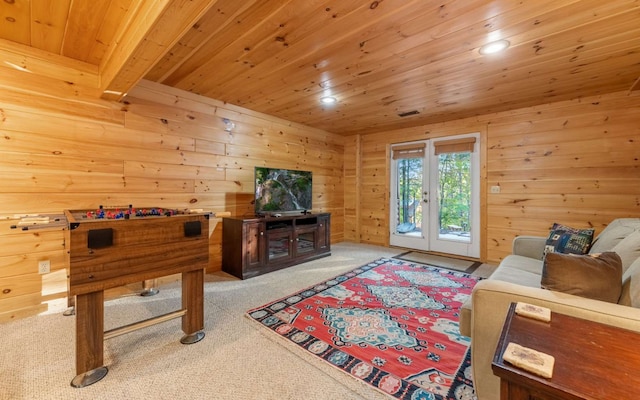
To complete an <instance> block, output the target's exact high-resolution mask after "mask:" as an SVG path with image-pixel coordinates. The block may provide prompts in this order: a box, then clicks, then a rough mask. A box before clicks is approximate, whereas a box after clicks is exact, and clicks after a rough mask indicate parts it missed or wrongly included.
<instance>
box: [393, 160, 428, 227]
mask: <svg viewBox="0 0 640 400" xmlns="http://www.w3.org/2000/svg"><path fill="white" fill-rule="evenodd" d="M422 161H423V159H422V158H406V159H402V160H398V169H397V173H398V187H397V199H396V201H397V205H396V206H397V209H398V215H397V220H396V233H398V234H401V235H408V236H420V235H421V231H422Z"/></svg>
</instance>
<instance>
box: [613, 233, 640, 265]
mask: <svg viewBox="0 0 640 400" xmlns="http://www.w3.org/2000/svg"><path fill="white" fill-rule="evenodd" d="M611 251H614V252H616V253H617V254H618V255H619V256H620V258H621V259H622V272H623V273H624V272H625V271H626V270H627V269H628V268H629V267H630V266H631V264H633V262H634V261H635V260H637V259H638V257H640V231H633V232H631V233H630V234H629V236H627V237H626V238H624V239H622V240H621V241H619V242H618V244H616V245H615V246H613V248H612V249H611Z"/></svg>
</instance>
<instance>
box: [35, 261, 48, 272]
mask: <svg viewBox="0 0 640 400" xmlns="http://www.w3.org/2000/svg"><path fill="white" fill-rule="evenodd" d="M49 272H51V261H49V260H42V261H38V273H39V274H48V273H49Z"/></svg>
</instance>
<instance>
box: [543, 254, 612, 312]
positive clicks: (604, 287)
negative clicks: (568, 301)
mask: <svg viewBox="0 0 640 400" xmlns="http://www.w3.org/2000/svg"><path fill="white" fill-rule="evenodd" d="M540 284H541V286H542V287H543V288H544V289H549V290H554V291H558V292H564V293H568V294H573V295H576V296H582V297H588V298H591V299H596V300H602V301H608V302H610V303H617V302H618V299H619V298H620V293H621V291H622V261H621V259H620V256H619V255H617V254H616V253H614V252H606V253H601V254H589V255H576V254H558V253H549V254H547V256H546V258H545V260H544V264H543V268H542V279H541V282H540Z"/></svg>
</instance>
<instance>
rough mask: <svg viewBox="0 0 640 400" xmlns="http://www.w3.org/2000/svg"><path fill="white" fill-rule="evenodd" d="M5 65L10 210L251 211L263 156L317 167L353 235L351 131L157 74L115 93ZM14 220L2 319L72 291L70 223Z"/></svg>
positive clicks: (216, 253) (1, 294)
mask: <svg viewBox="0 0 640 400" xmlns="http://www.w3.org/2000/svg"><path fill="white" fill-rule="evenodd" d="M0 69H1V71H0V72H1V75H2V77H1V78H0V134H1V136H0V174H1V176H2V183H3V184H2V185H0V216H7V215H9V216H11V215H14V214H25V213H62V210H64V209H91V208H97V207H98V206H99V205H104V206H107V207H108V206H127V205H129V204H132V205H133V206H134V207H151V206H157V207H164V208H169V207H172V208H203V209H206V210H211V211H214V212H218V211H231V212H233V213H234V214H240V215H242V214H244V213H248V212H250V211H251V210H252V209H253V208H252V207H253V206H252V204H251V200H252V199H253V195H252V193H253V168H254V166H256V165H260V166H271V167H281V168H291V169H304V170H311V171H312V172H313V192H314V199H313V209H314V210H315V211H323V212H330V213H332V223H331V228H332V231H331V234H332V235H331V239H332V241H333V242H339V241H342V240H343V230H344V221H343V204H344V200H343V188H344V184H343V154H344V145H343V142H344V138H343V137H341V136H338V135H334V134H330V133H327V132H324V131H319V130H316V129H311V128H309V127H305V126H303V125H299V124H295V123H290V122H288V121H284V120H281V119H277V118H273V117H269V116H267V115H264V114H259V113H254V112H251V111H249V110H246V109H242V108H240V107H233V106H230V105H225V104H223V103H221V102H216V101H213V100H209V99H205V98H203V97H200V96H196V95H193V94H191V93H187V92H184V91H179V90H175V89H171V88H169V87H166V86H162V85H158V84H155V83H151V82H144V81H143V82H142V83H140V84H139V86H137V87H136V88H135V89H134V90H132V91H131V92H130V93H129V96H128V97H126V98H125V100H126V101H125V102H124V103H115V102H108V101H104V100H96V99H97V96H94V94H95V91H94V90H93V89H86V88H82V87H77V85H73V84H70V83H64V82H62V81H60V80H55V79H53V78H47V77H43V76H33V77H32V76H30V75H28V74H26V73H23V72H18V71H15V70H13V69H10V68H3V67H0ZM12 82H15V84H13V83H12ZM5 222H6V223H4V222H3V224H0V240H2V244H3V245H2V248H3V250H2V251H1V252H0V321H2V320H8V319H11V318H15V317H18V316H24V315H30V314H34V313H38V312H41V311H44V310H46V309H47V307H48V304H46V303H44V302H47V301H53V300H56V299H61V298H62V299H63V298H64V297H65V296H66V274H65V273H64V271H65V269H66V267H67V266H66V264H65V262H66V261H65V257H64V254H65V250H64V234H63V233H64V232H63V231H62V230H53V231H52V230H47V231H46V232H45V231H35V230H34V231H27V232H22V231H16V230H11V229H9V224H10V222H8V221H5ZM13 223H15V221H14V222H13ZM221 233H222V228H221V226H220V225H219V226H218V228H217V229H216V230H215V231H214V234H213V237H212V240H211V263H210V268H209V271H215V270H220V269H221V238H222V234H221ZM41 259H49V260H51V269H52V273H51V274H45V275H39V274H38V270H37V260H41ZM59 271H63V273H60V272H59ZM54 288H55V289H54ZM60 288H62V289H60Z"/></svg>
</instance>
